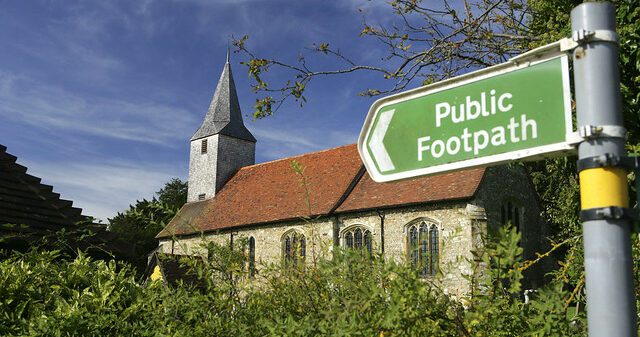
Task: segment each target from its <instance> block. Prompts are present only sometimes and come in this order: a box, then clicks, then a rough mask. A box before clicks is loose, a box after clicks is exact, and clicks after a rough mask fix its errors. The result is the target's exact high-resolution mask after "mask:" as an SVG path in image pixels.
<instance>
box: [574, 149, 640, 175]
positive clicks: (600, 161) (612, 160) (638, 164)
mask: <svg viewBox="0 0 640 337" xmlns="http://www.w3.org/2000/svg"><path fill="white" fill-rule="evenodd" d="M599 167H620V168H624V169H626V170H629V171H634V170H635V171H637V170H638V169H640V157H631V156H618V155H615V154H611V153H605V154H603V155H599V156H593V157H587V158H581V159H578V172H581V171H584V170H588V169H592V168H599Z"/></svg>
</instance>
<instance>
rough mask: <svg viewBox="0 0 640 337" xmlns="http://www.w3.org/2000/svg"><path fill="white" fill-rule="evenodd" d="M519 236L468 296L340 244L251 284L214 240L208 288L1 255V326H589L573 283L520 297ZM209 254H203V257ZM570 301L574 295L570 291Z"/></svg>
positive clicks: (261, 330) (81, 258)
mask: <svg viewBox="0 0 640 337" xmlns="http://www.w3.org/2000/svg"><path fill="white" fill-rule="evenodd" d="M519 239H520V238H519V234H518V233H517V232H516V231H515V230H513V229H503V230H501V231H500V232H499V233H497V236H496V237H495V238H491V239H490V240H489V241H487V242H486V243H487V244H486V246H485V249H483V250H482V251H478V252H475V255H474V259H473V260H472V261H467V263H471V264H472V266H473V268H472V269H473V270H474V271H475V273H473V274H471V275H469V276H468V277H469V280H470V281H471V284H473V285H474V286H473V287H472V289H471V291H470V293H469V294H468V295H465V296H458V297H457V298H456V297H454V296H450V295H447V290H446V289H444V288H443V287H442V286H441V285H440V284H439V282H437V281H435V280H433V279H427V280H425V279H421V278H420V277H419V275H418V273H416V272H415V271H414V270H412V269H410V268H408V267H405V266H403V265H400V264H397V263H395V262H393V261H385V259H384V258H382V257H380V256H374V257H371V256H369V255H368V254H366V253H364V254H363V253H362V252H360V251H352V250H337V251H336V253H335V255H334V258H333V259H331V260H320V261H319V263H318V264H317V265H316V266H315V267H314V266H313V265H311V264H309V265H307V268H290V267H285V266H280V265H273V266H263V268H262V269H261V270H260V273H259V274H258V277H257V278H256V279H253V280H252V281H251V282H247V280H248V278H247V269H246V268H245V266H246V256H245V255H244V254H243V252H242V250H239V249H235V250H234V249H231V248H230V247H228V246H227V245H224V246H221V245H216V244H213V243H210V244H208V245H207V247H206V248H207V250H208V254H207V256H208V258H207V259H204V260H202V261H199V262H198V261H197V260H194V259H185V260H184V261H183V262H184V263H185V264H188V265H190V266H191V267H192V268H194V269H195V271H196V272H197V273H198V275H199V277H200V279H201V280H202V281H203V287H202V288H198V289H196V288H191V287H190V286H187V285H185V284H182V283H179V284H178V285H176V286H175V287H166V286H164V285H163V284H162V282H150V283H148V284H139V283H137V282H136V281H135V278H134V273H133V270H132V269H130V268H128V267H126V266H123V265H118V264H116V263H115V262H105V261H94V260H92V259H91V258H89V257H87V256H86V255H84V254H82V253H79V254H78V256H77V257H76V258H75V259H74V260H72V261H67V260H63V259H60V257H59V255H58V253H56V252H37V251H32V252H29V253H27V254H15V255H14V256H12V257H11V258H10V259H8V260H5V261H2V262H0V334H1V335H27V336H35V335H47V336H121V335H131V336H159V335H161V336H169V335H171V336H328V335H331V336H524V335H532V336H564V335H577V334H584V333H585V326H584V310H575V308H574V307H570V306H568V305H566V303H567V302H566V301H567V299H568V298H570V297H571V296H572V293H571V289H564V288H563V287H562V284H559V283H552V284H551V285H550V286H549V287H546V288H543V289H540V290H538V291H537V293H536V294H534V295H530V298H529V299H528V303H525V301H524V300H523V298H522V297H521V294H522V289H521V283H520V280H521V278H522V270H523V268H525V266H526V264H525V263H524V262H523V261H522V260H521V254H522V249H521V248H520V246H519V245H518V241H519ZM202 262H204V263H202ZM571 301H573V302H575V300H574V299H572V300H571Z"/></svg>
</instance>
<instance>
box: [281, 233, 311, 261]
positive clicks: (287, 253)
mask: <svg viewBox="0 0 640 337" xmlns="http://www.w3.org/2000/svg"><path fill="white" fill-rule="evenodd" d="M306 255H307V241H306V238H305V236H304V234H302V233H299V232H296V231H290V232H288V233H286V234H285V235H284V236H283V237H282V257H283V259H284V262H285V263H286V264H291V265H297V264H299V263H302V262H304V259H305V256H306Z"/></svg>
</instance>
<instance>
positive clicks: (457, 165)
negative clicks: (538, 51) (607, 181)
mask: <svg viewBox="0 0 640 337" xmlns="http://www.w3.org/2000/svg"><path fill="white" fill-rule="evenodd" d="M572 132H573V126H572V123H571V101H570V92H569V72H568V61H567V56H565V55H564V54H557V53H556V54H553V55H549V56H547V57H545V58H544V59H537V60H535V61H529V62H521V63H514V62H511V63H505V64H501V65H497V66H494V67H491V68H487V69H483V70H480V71H476V72H473V73H470V74H467V75H463V76H460V77H457V78H453V79H450V80H447V81H443V82H439V83H436V84H434V85H430V86H426V87H422V88H418V89H414V90H411V91H407V92H403V93H400V94H396V95H393V96H389V97H386V98H383V99H380V100H378V101H376V102H375V103H374V104H373V106H372V107H371V109H370V110H369V115H368V116H367V120H366V121H365V124H364V127H363V129H362V132H361V134H360V139H359V141H358V149H359V151H360V155H361V157H362V159H363V162H364V163H365V166H366V167H367V170H368V172H369V174H370V175H371V176H372V178H373V179H374V180H375V181H378V182H383V181H393V180H398V179H404V178H410V177H415V176H420V175H427V174H433V173H439V172H445V171H451V170H456V169H462V168H468V167H474V166H481V165H488V164H497V163H500V162H505V161H510V160H515V159H522V158H536V157H541V156H543V155H550V154H553V153H557V152H566V151H570V150H572V149H573V146H571V144H570V142H569V139H570V136H571V134H572Z"/></svg>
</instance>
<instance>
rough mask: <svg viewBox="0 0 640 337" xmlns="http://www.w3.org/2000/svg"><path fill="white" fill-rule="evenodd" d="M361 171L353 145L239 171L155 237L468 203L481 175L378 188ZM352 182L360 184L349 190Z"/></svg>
mask: <svg viewBox="0 0 640 337" xmlns="http://www.w3.org/2000/svg"><path fill="white" fill-rule="evenodd" d="M293 161H296V162H298V163H299V164H300V167H301V168H302V171H303V174H299V173H297V172H296V171H295V170H294V169H293V168H292V162H293ZM361 169H362V162H361V160H360V156H359V155H358V151H357V148H356V146H355V144H351V145H346V146H342V147H338V148H334V149H329V150H324V151H320V152H313V153H307V154H303V155H300V156H296V157H291V158H285V159H280V160H276V161H272V162H267V163H262V164H257V165H252V166H247V167H243V168H241V169H240V170H239V171H238V172H237V173H236V174H235V175H234V176H233V177H231V179H230V180H229V181H228V182H227V183H226V184H225V186H223V188H222V189H221V190H220V192H219V193H218V194H216V196H215V197H214V198H212V199H210V200H207V201H203V202H200V203H191V204H187V205H185V207H183V208H182V209H181V210H180V212H179V213H178V214H177V215H176V217H175V218H174V219H173V220H172V221H171V222H170V223H169V224H168V225H167V227H165V229H164V230H163V231H162V232H160V233H159V234H158V236H157V237H158V238H162V237H169V236H172V235H189V234H196V233H198V232H208V231H216V230H221V229H228V228H233V227H239V226H247V225H255V224H263V223H272V222H279V221H285V220H292V219H298V218H302V217H306V216H318V215H328V214H330V213H331V212H334V211H335V212H351V211H358V210H366V209H375V208H385V207H393V206H401V205H406V204H416V203H428V202H435V201H443V200H455V199H465V198H471V197H472V196H473V195H474V193H475V191H476V190H477V188H478V186H479V184H480V182H481V180H482V177H483V175H484V171H485V170H484V169H483V168H478V169H470V170H464V171H458V172H452V173H446V174H441V175H436V176H430V177H421V178H415V179H410V180H404V181H399V182H392V183H376V182H374V181H373V180H371V178H370V177H369V175H368V174H367V173H366V172H365V174H364V175H362V176H361V173H362V172H361V171H360V170H361ZM354 180H358V181H357V184H355V186H352V183H353V182H354ZM350 187H352V188H353V189H352V190H351V189H350ZM345 196H346V197H345ZM306 200H308V201H309V202H308V203H307V201H306ZM339 202H341V203H340V204H338V203H339ZM336 206H337V208H336Z"/></svg>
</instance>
